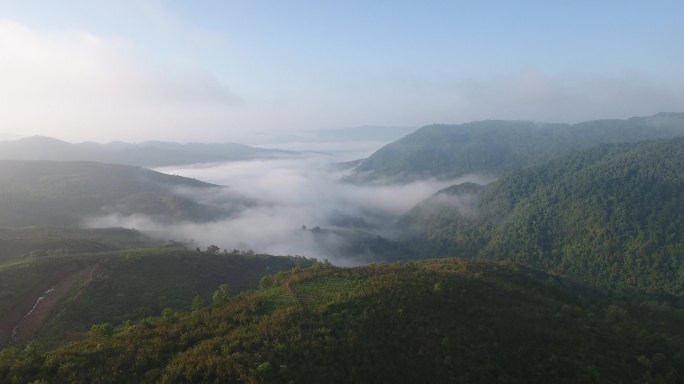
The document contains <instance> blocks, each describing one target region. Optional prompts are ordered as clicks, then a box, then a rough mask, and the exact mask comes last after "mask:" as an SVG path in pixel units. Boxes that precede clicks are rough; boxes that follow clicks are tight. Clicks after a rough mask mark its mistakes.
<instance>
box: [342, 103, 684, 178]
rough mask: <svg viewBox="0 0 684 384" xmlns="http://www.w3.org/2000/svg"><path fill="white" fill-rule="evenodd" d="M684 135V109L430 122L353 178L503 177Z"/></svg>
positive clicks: (379, 154) (359, 168)
mask: <svg viewBox="0 0 684 384" xmlns="http://www.w3.org/2000/svg"><path fill="white" fill-rule="evenodd" d="M679 135H684V113H679V114H677V113H660V114H657V115H654V116H649V117H634V118H631V119H627V120H596V121H588V122H584V123H579V124H574V125H570V124H550V123H538V122H530V121H497V120H486V121H477V122H472V123H467V124H460V125H430V126H426V127H423V128H421V129H419V130H417V131H416V132H414V133H412V134H410V135H408V136H406V137H404V138H403V139H400V140H398V141H396V142H394V143H391V144H388V145H386V146H384V147H383V148H381V149H379V150H378V151H376V152H375V153H374V154H373V155H371V156H370V157H369V158H367V159H365V160H364V161H362V162H361V163H360V164H359V165H358V166H357V167H356V168H355V170H354V172H355V173H354V175H353V176H352V177H351V178H350V180H352V181H364V180H374V179H388V180H390V181H395V182H404V181H411V180H416V179H425V178H438V179H451V178H457V177H460V176H463V175H467V174H472V173H475V174H480V175H486V176H501V175H503V174H504V173H506V172H510V171H513V170H516V169H520V168H523V167H525V166H530V165H535V164H540V163H543V162H545V161H548V160H550V159H552V158H555V157H557V156H559V155H562V154H568V153H570V152H572V151H573V150H577V149H582V148H589V147H592V146H595V145H597V144H601V143H604V144H618V143H629V142H636V141H641V140H653V139H660V138H671V137H674V136H679Z"/></svg>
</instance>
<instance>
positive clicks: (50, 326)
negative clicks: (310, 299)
mask: <svg viewBox="0 0 684 384" xmlns="http://www.w3.org/2000/svg"><path fill="white" fill-rule="evenodd" d="M310 264H311V261H309V260H306V259H303V258H293V257H275V256H266V255H253V254H252V255H247V254H234V253H230V254H228V253H218V254H208V253H203V252H196V251H186V250H184V249H182V248H180V249H179V248H168V249H164V248H158V249H154V248H151V249H138V250H134V249H128V250H122V251H114V252H101V253H93V254H79V255H66V256H44V257H40V258H36V259H27V260H25V261H22V262H19V263H13V264H9V265H6V266H0V346H2V345H6V344H8V343H13V344H21V343H24V342H26V341H27V340H31V339H32V340H34V342H37V343H38V344H40V345H55V344H59V343H63V342H65V341H67V340H73V339H78V338H80V337H82V335H83V334H84V333H85V332H86V331H87V330H88V329H90V326H91V325H92V324H97V323H105V322H108V323H114V324H119V323H122V322H124V321H126V320H139V319H142V318H145V317H148V316H153V315H159V314H161V313H162V311H163V310H164V309H166V308H168V309H169V310H171V311H182V310H189V309H190V308H191V305H192V303H193V299H194V298H195V297H196V296H197V297H199V298H200V300H202V301H203V302H205V303H207V302H211V300H212V295H213V294H214V293H215V292H214V291H216V289H217V287H218V286H219V285H221V284H227V285H226V286H224V288H223V289H222V290H220V292H221V294H223V295H224V297H225V298H226V299H227V298H228V293H229V291H228V286H230V289H231V290H232V291H233V292H240V291H243V290H246V289H253V288H255V287H256V286H257V284H258V282H259V280H260V279H261V277H262V276H264V275H266V274H270V273H275V272H279V271H286V270H290V269H292V268H293V267H295V266H298V265H301V266H306V265H310ZM39 297H43V298H44V299H43V300H42V301H41V304H40V306H38V307H37V308H36V312H35V313H33V314H32V315H31V316H29V317H26V318H25V315H26V314H27V313H29V311H31V308H32V307H33V306H34V305H35V303H36V300H37V299H38V298H39ZM18 324H21V325H20V327H19V328H18V329H16V331H18V333H17V334H16V335H15V337H12V333H13V329H14V327H15V326H16V325H18ZM0 382H2V380H0Z"/></svg>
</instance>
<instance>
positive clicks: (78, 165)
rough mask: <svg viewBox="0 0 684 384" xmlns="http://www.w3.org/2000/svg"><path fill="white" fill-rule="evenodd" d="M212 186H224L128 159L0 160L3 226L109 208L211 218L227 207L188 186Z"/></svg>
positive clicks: (58, 222) (73, 218) (59, 221)
mask: <svg viewBox="0 0 684 384" xmlns="http://www.w3.org/2000/svg"><path fill="white" fill-rule="evenodd" d="M212 188H220V187H219V186H216V185H213V184H207V183H204V182H201V181H198V180H194V179H188V178H184V177H179V176H170V175H165V174H162V173H159V172H155V171H151V170H147V169H143V168H138V167H132V166H125V165H113V164H102V163H91V162H56V161H0V212H2V215H0V226H12V227H23V226H31V225H40V226H58V227H64V226H70V225H79V224H80V223H81V222H82V221H83V219H84V218H85V217H93V216H100V215H106V214H111V213H118V214H120V215H124V216H125V215H131V214H136V213H137V214H145V215H149V216H154V217H155V218H157V219H159V220H210V219H215V218H218V217H221V216H223V215H226V214H228V213H229V212H224V211H222V210H221V209H219V208H217V207H214V206H210V205H207V204H201V203H198V202H197V201H195V199H193V198H191V193H190V192H191V191H194V192H195V193H197V192H201V191H208V190H209V189H212ZM181 191H185V192H186V193H185V194H183V193H181ZM240 203H241V202H240V201H239V200H237V198H236V205H239V204H240Z"/></svg>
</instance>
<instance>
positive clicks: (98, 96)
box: [0, 0, 684, 141]
mask: <svg viewBox="0 0 684 384" xmlns="http://www.w3.org/2000/svg"><path fill="white" fill-rule="evenodd" d="M683 19H684V2H681V1H656V2H643V1H619V2H618V1H600V2H598V1H572V2H569V1H563V2H561V1H544V2H542V1H515V2H513V1H477V2H475V1H470V2H465V1H401V0H398V1H336V2H333V1H256V0H252V1H180V0H177V1H148V0H141V1H133V0H121V1H104V0H100V1H94V0H91V1H85V0H70V1H67V0H65V1H51V2H46V1H40V2H39V1H30V0H27V1H2V0H0V44H1V45H0V73H2V74H0V82H2V83H6V84H9V86H8V87H4V90H0V105H4V107H2V106H0V123H1V125H0V132H6V133H10V134H15V135H21V136H26V135H30V134H47V135H51V136H58V137H60V136H61V137H63V138H65V139H68V140H75V141H78V140H98V141H106V140H115V139H118V140H132V141H136V140H144V139H169V140H180V141H187V140H202V141H210V140H219V141H229V140H235V141H239V140H243V141H244V140H250V139H251V135H253V134H254V133H256V132H280V131H291V130H297V129H317V128H338V127H345V126H361V125H389V126H420V125H424V124H429V123H434V122H445V123H458V122H465V121H470V120H477V119H485V118H506V119H525V120H551V121H564V122H576V121H582V120H587V119H595V118H602V117H606V118H613V117H618V118H623V117H629V116H633V115H644V114H652V113H656V112H659V111H665V110H667V111H670V110H674V111H684V94H683V91H682V89H683V88H684V87H682V85H684V78H683V77H684V76H683V75H682V70H681V68H684V23H683V22H682V20H683ZM53 64H54V65H53ZM3 66H4V68H3Z"/></svg>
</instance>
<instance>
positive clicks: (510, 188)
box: [399, 138, 684, 295]
mask: <svg viewBox="0 0 684 384" xmlns="http://www.w3.org/2000/svg"><path fill="white" fill-rule="evenodd" d="M682 191H684V138H676V139H671V140H662V141H655V142H644V143H640V144H630V145H621V146H609V145H604V146H599V147H597V148H594V149H591V150H587V151H582V152H576V153H574V154H572V155H569V156H566V157H562V158H559V159H556V160H553V161H551V162H549V163H547V164H544V165H540V166H536V167H531V168H526V169H522V170H519V171H516V172H513V173H511V174H509V175H507V176H505V177H503V178H501V179H500V180H498V181H497V182H494V183H491V184H489V185H488V186H486V187H482V186H476V185H472V184H465V185H459V186H454V187H451V188H448V189H446V190H444V191H442V192H440V193H438V194H437V195H435V196H433V197H432V198H430V199H428V200H427V201H425V202H423V203H421V204H419V205H418V206H417V207H415V208H414V209H413V210H412V211H411V212H409V213H408V214H407V215H405V216H404V217H403V218H402V219H401V220H400V222H399V224H400V225H401V226H404V227H409V228H412V230H413V236H412V237H411V240H409V242H411V243H412V244H413V246H414V249H416V250H419V251H420V252H423V254H424V255H426V256H431V257H434V256H440V257H443V256H459V257H466V258H473V257H481V258H488V259H499V260H508V261H514V262H517V263H521V264H524V265H529V266H532V267H535V268H539V269H542V270H545V271H549V272H553V273H557V274H562V275H570V276H574V277H576V278H579V279H581V280H584V281H586V282H590V283H593V284H598V285H603V286H608V287H613V288H635V289H646V290H659V289H661V290H665V291H667V292H670V293H673V294H678V295H681V294H683V293H684V291H682V287H684V237H682V234H683V233H684V218H683V217H682V212H684V195H682Z"/></svg>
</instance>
